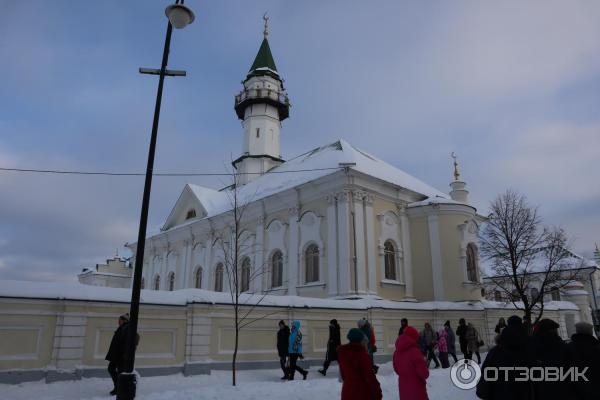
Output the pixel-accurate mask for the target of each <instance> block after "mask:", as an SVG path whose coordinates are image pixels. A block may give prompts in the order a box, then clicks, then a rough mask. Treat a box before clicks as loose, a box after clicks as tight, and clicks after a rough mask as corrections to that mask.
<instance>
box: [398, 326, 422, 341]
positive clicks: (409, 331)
mask: <svg viewBox="0 0 600 400" xmlns="http://www.w3.org/2000/svg"><path fill="white" fill-rule="evenodd" d="M402 335H406V336H408V337H410V338H411V339H413V340H414V341H415V342H416V341H417V340H418V339H419V332H417V330H416V329H415V328H413V327H412V326H407V327H406V328H404V331H403V332H402Z"/></svg>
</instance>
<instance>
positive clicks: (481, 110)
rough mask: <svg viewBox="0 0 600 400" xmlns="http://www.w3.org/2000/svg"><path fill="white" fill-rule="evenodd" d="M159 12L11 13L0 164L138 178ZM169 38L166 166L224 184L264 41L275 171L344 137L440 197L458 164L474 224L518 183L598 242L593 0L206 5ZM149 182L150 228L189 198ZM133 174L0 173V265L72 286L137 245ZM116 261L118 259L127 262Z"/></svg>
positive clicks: (161, 157)
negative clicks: (279, 107) (274, 109)
mask: <svg viewBox="0 0 600 400" xmlns="http://www.w3.org/2000/svg"><path fill="white" fill-rule="evenodd" d="M167 4H168V2H167V1H158V0H153V1H141V0H139V1H122V0H121V1H95V2H92V1H85V2H83V1H80V2H74V1H59V0H54V1H30V0H25V1H17V0H4V1H2V3H1V5H0V7H1V9H0V60H2V78H0V79H1V81H2V85H1V89H0V110H1V111H0V166H1V167H18V168H40V169H69V170H73V169H75V170H85V171H88V170H89V171H92V170H106V171H114V172H143V171H144V169H145V163H146V157H147V150H148V147H147V146H148V140H149V134H150V128H151V120H152V112H153V107H154V100H155V94H156V84H157V78H156V77H155V76H148V75H140V74H138V72H137V69H138V67H140V66H144V67H154V68H156V67H158V66H159V64H160V59H161V54H162V46H163V40H164V33H165V28H166V18H165V16H164V7H165V6H166V5H167ZM186 4H188V5H189V6H190V7H192V8H193V9H194V11H195V13H196V21H195V22H194V24H193V25H191V26H189V27H188V28H186V29H184V30H182V31H176V32H174V36H173V43H172V48H171V58H170V63H169V67H170V68H172V69H185V70H187V71H188V76H187V77H186V78H169V79H168V81H167V83H166V88H165V92H164V99H163V106H162V114H161V123H160V130H159V140H158V150H157V156H156V168H155V170H156V171H157V172H223V171H224V170H225V165H226V164H227V163H228V162H229V161H230V160H231V159H232V158H235V157H237V156H238V155H239V154H240V149H241V134H242V130H241V128H240V122H239V121H238V120H237V118H236V116H235V113H234V111H233V96H234V94H235V93H237V92H238V91H239V90H240V88H241V85H240V80H241V79H243V78H244V76H245V73H246V72H247V70H248V68H249V67H250V65H251V63H252V61H253V59H254V56H255V55H256V52H257V50H258V47H259V45H260V41H261V39H262V19H261V16H262V14H263V13H264V12H265V11H268V13H269V15H270V26H271V34H270V36H269V41H270V44H271V49H272V51H273V54H274V57H275V61H276V63H277V67H278V70H279V71H280V73H281V74H282V75H283V77H284V78H285V80H286V86H287V89H288V92H289V95H290V98H291V100H292V103H293V108H292V110H291V117H290V118H289V119H288V120H286V121H285V122H284V127H283V131H282V153H283V156H284V158H289V157H291V156H294V155H297V154H300V153H302V152H305V151H307V150H309V149H310V148H312V147H316V146H318V145H321V144H325V143H328V142H332V141H335V140H336V139H338V138H345V139H346V140H348V141H349V142H351V143H353V144H354V145H356V146H357V147H360V148H363V149H364V150H367V151H368V152H370V153H373V154H375V155H377V156H379V157H380V158H382V159H384V160H386V161H388V162H390V163H391V164H393V165H396V166H397V167H400V168H401V169H403V170H405V171H407V172H409V173H411V174H413V175H415V176H416V177H418V178H420V179H422V180H424V181H426V182H428V183H429V184H431V185H433V186H435V187H437V188H438V189H440V190H443V191H447V190H448V183H449V182H450V180H451V178H452V170H451V159H450V157H449V154H450V152H452V151H455V152H456V153H457V154H458V155H459V160H460V164H461V173H462V177H463V178H464V179H465V180H466V181H467V183H468V185H469V189H470V191H471V199H472V202H473V203H474V204H475V205H476V206H477V207H478V208H479V210H480V212H482V213H484V214H485V213H486V212H487V204H488V203H489V201H490V200H492V199H493V198H494V197H495V196H496V195H497V194H498V193H500V192H502V191H504V190H505V189H507V188H509V187H511V188H514V189H517V190H519V191H521V192H522V193H523V194H525V195H526V196H527V197H528V198H529V200H530V201H531V203H532V204H537V205H539V206H540V211H541V214H542V216H543V218H544V222H545V223H547V224H549V225H560V226H563V227H565V228H566V229H567V231H568V233H569V235H570V237H571V239H572V240H573V246H574V248H575V250H576V251H578V252H580V253H582V254H585V255H588V256H589V255H591V252H592V250H593V244H594V241H599V242H600V228H599V227H600V212H599V207H600V179H599V178H600V172H599V171H600V170H599V167H598V165H599V163H600V113H599V112H598V111H599V104H600V39H599V38H600V24H598V21H599V20H600V2H597V1H592V0H590V1H575V0H572V1H568V2H566V1H556V2H553V1H530V2H523V1H502V2H482V1H460V2H459V1H453V2H451V1H444V2H440V1H438V2H414V1H402V2H401V1H377V2H365V1H358V0H357V1H346V0H345V1H317V0H314V1H302V2H300V1H297V2H291V1H259V0H256V1H244V0H239V1H229V0H227V1H216V0H215V1H196V0H188V1H187V2H186ZM187 181H191V182H194V183H197V184H201V185H207V186H215V187H216V186H218V185H219V182H217V181H216V180H215V179H213V178H197V179H196V178H194V179H190V178H161V177H158V178H155V180H154V185H153V193H152V202H151V210H150V222H149V228H150V229H156V228H157V227H158V226H159V225H160V224H161V223H162V222H163V221H164V219H165V218H166V216H167V215H168V213H169V211H170V209H171V207H172V205H173V204H174V202H175V200H176V199H177V197H178V195H179V193H180V190H181V189H182V187H183V185H184V184H185V183H186V182H187ZM142 188H143V178H142V177H91V176H50V175H36V174H26V173H21V174H19V173H13V172H0V272H1V274H2V277H3V278H5V279H27V280H59V281H69V280H75V279H76V274H77V273H78V272H79V271H80V270H81V268H82V267H84V266H92V265H94V264H95V263H98V262H102V261H103V260H105V259H106V258H108V257H111V256H113V255H114V254H115V251H116V249H117V248H122V245H123V244H124V243H125V242H126V241H134V240H135V239H136V236H137V227H138V223H139V207H140V204H141V193H142ZM120 251H121V253H122V250H120Z"/></svg>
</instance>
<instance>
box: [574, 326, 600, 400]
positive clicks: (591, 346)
mask: <svg viewBox="0 0 600 400" xmlns="http://www.w3.org/2000/svg"><path fill="white" fill-rule="evenodd" d="M593 329H594V327H593V326H592V325H591V324H588V323H587V322H578V323H576V324H575V332H576V333H575V334H573V335H572V336H571V343H569V344H568V345H567V347H568V349H569V355H570V358H571V365H572V366H573V367H577V368H579V369H580V371H582V370H583V369H584V368H586V367H587V368H588V369H587V371H586V373H585V377H586V378H587V382H586V381H584V380H580V381H577V382H573V386H572V387H573V390H572V391H571V392H570V398H571V399H577V400H579V399H581V400H592V399H597V398H598V395H599V394H600V342H599V341H598V339H596V338H595V337H594V336H593Z"/></svg>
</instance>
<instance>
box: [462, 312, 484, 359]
mask: <svg viewBox="0 0 600 400" xmlns="http://www.w3.org/2000/svg"><path fill="white" fill-rule="evenodd" d="M465 338H466V339H467V354H468V359H469V360H471V359H472V358H473V354H475V355H476V356H477V364H481V356H480V355H479V346H481V345H482V343H483V342H482V341H481V339H480V338H479V332H478V331H477V329H476V328H475V327H474V326H473V324H472V323H470V322H469V323H468V324H467V329H466V332H465Z"/></svg>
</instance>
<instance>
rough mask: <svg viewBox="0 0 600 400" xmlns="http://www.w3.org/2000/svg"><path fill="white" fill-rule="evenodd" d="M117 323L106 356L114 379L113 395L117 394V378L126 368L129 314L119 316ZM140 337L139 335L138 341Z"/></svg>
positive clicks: (109, 370) (109, 371)
mask: <svg viewBox="0 0 600 400" xmlns="http://www.w3.org/2000/svg"><path fill="white" fill-rule="evenodd" d="M117 323H118V324H119V326H118V327H117V329H116V330H115V333H114V334H113V337H112V339H111V341H110V346H109V347H108V353H106V357H105V358H104V359H105V360H106V361H108V373H109V374H110V377H111V378H112V381H113V390H111V391H110V394H111V396H114V395H116V394H117V380H118V377H119V374H120V373H121V372H123V371H124V370H125V356H126V352H127V339H128V327H129V314H123V315H121V316H120V317H119V319H118V321H117ZM139 340H140V337H139V335H138V336H137V340H136V346H137V342H139Z"/></svg>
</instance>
